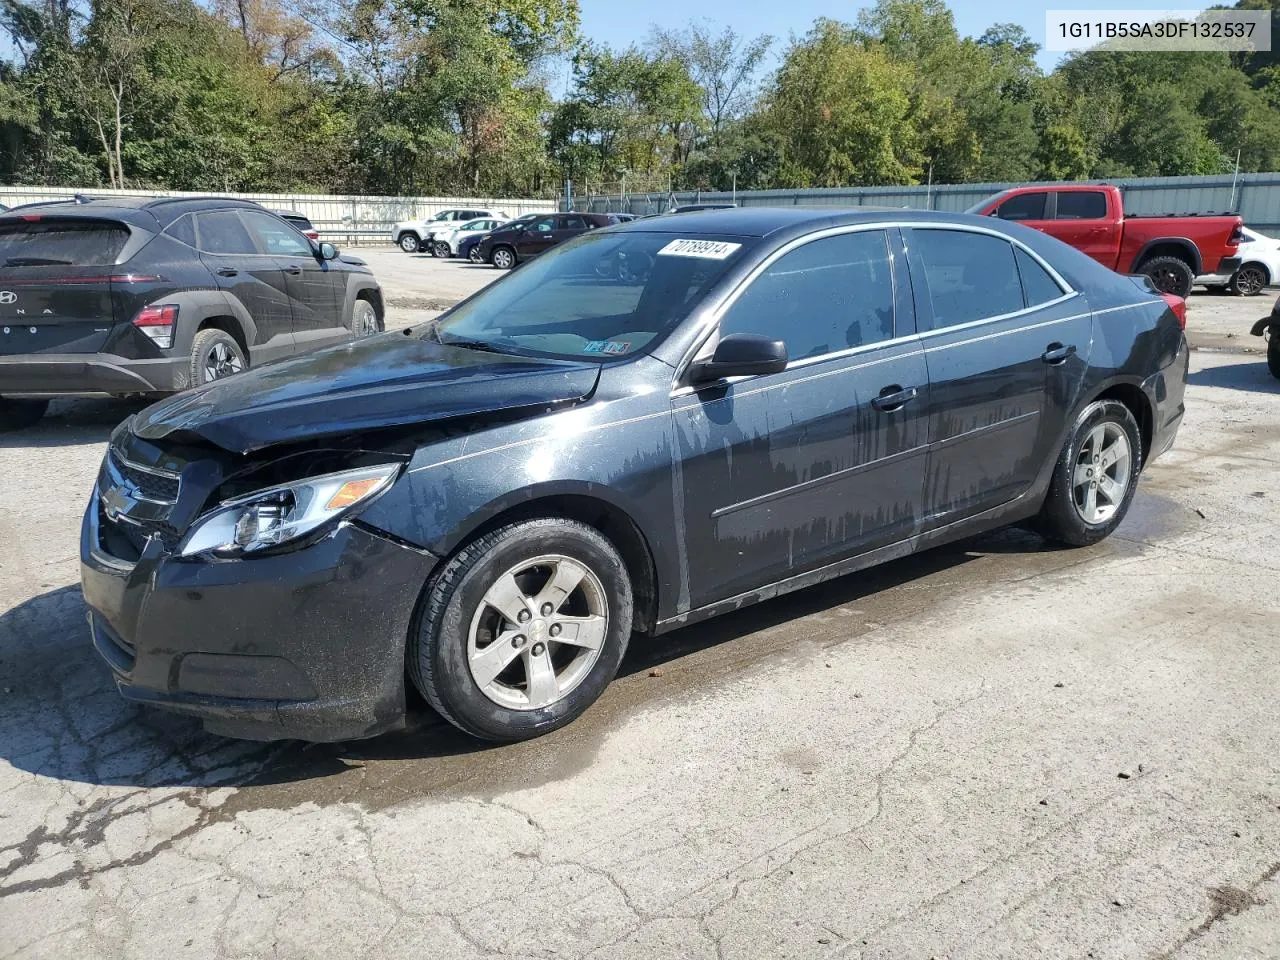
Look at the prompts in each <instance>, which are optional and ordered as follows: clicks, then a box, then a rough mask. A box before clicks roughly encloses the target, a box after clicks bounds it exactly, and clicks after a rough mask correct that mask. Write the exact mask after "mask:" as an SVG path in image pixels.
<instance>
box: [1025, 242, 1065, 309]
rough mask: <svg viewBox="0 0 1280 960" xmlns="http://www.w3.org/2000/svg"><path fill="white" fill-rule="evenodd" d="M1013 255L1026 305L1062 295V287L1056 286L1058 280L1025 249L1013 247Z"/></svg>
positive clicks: (1045, 301) (1044, 301) (1043, 301)
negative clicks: (1016, 262)
mask: <svg viewBox="0 0 1280 960" xmlns="http://www.w3.org/2000/svg"><path fill="white" fill-rule="evenodd" d="M1014 257H1015V258H1016V259H1017V261H1018V273H1019V274H1020V275H1021V276H1022V292H1023V294H1025V296H1026V303H1027V306H1029V307H1034V306H1036V305H1037V304H1041V303H1048V302H1049V301H1050V300H1057V299H1058V297H1060V296H1062V288H1061V287H1059V286H1058V281H1056V280H1054V279H1053V277H1051V276H1049V273H1048V271H1046V270H1045V268H1044V267H1042V266H1040V264H1038V263H1036V262H1035V260H1033V259H1032V258H1031V257H1030V256H1029V255H1028V254H1027V252H1026V251H1025V250H1019V249H1015V250H1014Z"/></svg>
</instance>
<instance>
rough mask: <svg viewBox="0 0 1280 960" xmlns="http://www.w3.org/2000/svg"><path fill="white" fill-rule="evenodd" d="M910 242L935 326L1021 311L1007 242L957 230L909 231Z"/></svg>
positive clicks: (1020, 302)
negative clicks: (921, 275)
mask: <svg viewBox="0 0 1280 960" xmlns="http://www.w3.org/2000/svg"><path fill="white" fill-rule="evenodd" d="M911 244H912V246H913V248H914V250H915V253H916V255H917V256H918V257H919V259H920V262H921V263H922V264H923V266H924V276H925V284H926V286H927V287H928V288H929V302H930V303H931V304H932V306H933V326H934V328H938V327H949V326H953V325H954V324H957V323H968V322H969V321H970V320H982V319H983V318H985V317H996V316H1000V315H1001V314H1004V313H1015V312H1017V311H1018V310H1021V309H1022V284H1021V283H1019V282H1018V269H1017V266H1016V265H1015V264H1014V260H1013V244H1011V243H1009V241H1007V240H1001V239H1000V238H999V237H993V236H990V235H989V234H984V233H968V232H962V231H959V230H912V231H911Z"/></svg>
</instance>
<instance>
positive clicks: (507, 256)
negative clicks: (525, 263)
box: [489, 246, 516, 270]
mask: <svg viewBox="0 0 1280 960" xmlns="http://www.w3.org/2000/svg"><path fill="white" fill-rule="evenodd" d="M489 262H490V263H492V264H493V265H494V266H495V267H497V268H498V269H499V270H510V269H511V268H512V267H514V266H515V265H516V252H515V251H514V250H512V249H511V248H510V247H505V246H504V247H494V248H493V253H492V254H491V255H490V256H489Z"/></svg>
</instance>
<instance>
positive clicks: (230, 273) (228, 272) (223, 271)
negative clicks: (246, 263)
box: [218, 267, 240, 277]
mask: <svg viewBox="0 0 1280 960" xmlns="http://www.w3.org/2000/svg"><path fill="white" fill-rule="evenodd" d="M239 274H240V271H239V270H237V269H236V268H235V267H219V268H218V276H220V277H235V276H239Z"/></svg>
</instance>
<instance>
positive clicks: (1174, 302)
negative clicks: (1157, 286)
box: [1160, 293, 1187, 330]
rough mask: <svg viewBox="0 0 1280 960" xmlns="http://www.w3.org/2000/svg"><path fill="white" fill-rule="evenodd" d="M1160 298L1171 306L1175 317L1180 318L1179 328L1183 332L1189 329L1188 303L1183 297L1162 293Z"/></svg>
mask: <svg viewBox="0 0 1280 960" xmlns="http://www.w3.org/2000/svg"><path fill="white" fill-rule="evenodd" d="M1160 296H1161V297H1162V298H1163V299H1164V302H1165V303H1167V304H1168V305H1169V309H1170V310H1172V311H1173V315H1174V316H1175V317H1177V318H1178V326H1180V327H1181V328H1182V329H1183V330H1185V329H1187V301H1185V300H1183V299H1182V298H1181V297H1176V296H1174V295H1173V294H1172V293H1162V294H1160Z"/></svg>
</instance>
